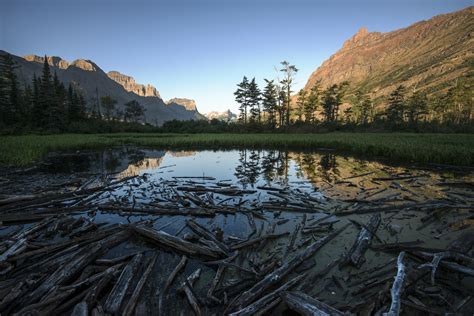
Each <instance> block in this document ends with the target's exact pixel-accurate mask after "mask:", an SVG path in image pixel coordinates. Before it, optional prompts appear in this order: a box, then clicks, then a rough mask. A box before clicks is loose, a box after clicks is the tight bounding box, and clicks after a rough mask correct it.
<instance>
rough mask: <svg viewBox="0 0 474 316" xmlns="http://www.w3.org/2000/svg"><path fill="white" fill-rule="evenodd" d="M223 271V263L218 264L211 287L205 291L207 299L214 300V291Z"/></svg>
mask: <svg viewBox="0 0 474 316" xmlns="http://www.w3.org/2000/svg"><path fill="white" fill-rule="evenodd" d="M224 271H225V266H224V265H219V267H218V268H217V272H216V275H215V276H214V279H213V280H212V283H211V287H210V288H209V290H208V291H207V298H208V299H214V300H215V296H214V291H215V289H216V288H217V286H218V285H219V282H220V281H221V278H222V275H223V274H224Z"/></svg>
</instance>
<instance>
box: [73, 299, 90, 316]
mask: <svg viewBox="0 0 474 316" xmlns="http://www.w3.org/2000/svg"><path fill="white" fill-rule="evenodd" d="M88 315H89V306H87V303H86V302H80V303H79V304H77V305H76V306H74V309H73V310H72V313H71V316H88Z"/></svg>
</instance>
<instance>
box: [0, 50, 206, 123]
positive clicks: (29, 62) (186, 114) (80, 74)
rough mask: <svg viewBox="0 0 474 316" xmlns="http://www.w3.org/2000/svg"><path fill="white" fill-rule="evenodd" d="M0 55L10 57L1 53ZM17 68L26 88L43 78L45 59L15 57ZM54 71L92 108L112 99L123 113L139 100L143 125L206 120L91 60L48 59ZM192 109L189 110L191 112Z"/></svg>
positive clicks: (190, 107)
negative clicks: (78, 91) (144, 123)
mask: <svg viewBox="0 0 474 316" xmlns="http://www.w3.org/2000/svg"><path fill="white" fill-rule="evenodd" d="M0 54H7V52H4V51H1V50H0ZM12 57H13V60H14V61H15V63H16V65H17V66H18V67H17V69H16V72H17V75H18V79H19V80H20V81H21V82H23V83H24V84H31V81H32V79H33V76H34V75H35V74H36V76H41V72H42V67H43V63H44V57H40V56H36V55H28V56H25V57H19V56H15V55H12ZM48 64H49V65H50V66H51V71H52V72H53V73H54V72H55V73H56V74H57V75H58V78H59V80H61V81H62V82H64V83H65V84H66V85H68V84H72V85H74V86H75V87H76V88H77V89H78V90H80V91H81V92H82V93H83V94H84V95H85V97H86V101H87V102H88V103H89V105H93V104H95V102H96V100H97V92H98V97H99V98H100V97H101V96H105V95H110V96H112V97H113V98H115V99H116V100H117V102H118V103H117V107H118V109H123V108H124V105H125V103H127V102H129V101H131V100H136V101H138V102H139V103H140V104H141V105H143V106H144V107H145V109H146V111H145V118H144V121H145V122H147V123H151V124H153V125H161V124H163V123H164V122H165V121H169V120H197V119H203V116H202V115H201V114H200V113H199V112H198V111H197V109H196V106H195V104H194V106H193V107H192V106H188V107H187V106H185V105H178V104H174V103H172V104H166V103H165V102H164V101H163V100H162V99H161V98H160V95H159V93H158V91H157V90H156V89H155V88H154V87H153V86H150V85H148V86H144V85H140V84H137V83H135V80H134V79H133V78H132V77H129V76H125V75H122V74H120V73H119V72H112V77H114V79H111V77H110V73H109V75H108V74H106V73H105V72H104V71H103V70H102V69H100V67H99V66H98V65H96V64H95V63H94V62H92V61H90V60H85V59H78V60H75V61H73V62H71V63H70V62H68V61H66V60H64V59H62V58H60V57H48ZM188 108H189V110H188Z"/></svg>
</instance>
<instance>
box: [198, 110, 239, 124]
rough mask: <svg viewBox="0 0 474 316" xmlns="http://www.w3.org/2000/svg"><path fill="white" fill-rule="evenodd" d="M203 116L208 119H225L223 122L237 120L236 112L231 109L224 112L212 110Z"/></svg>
mask: <svg viewBox="0 0 474 316" xmlns="http://www.w3.org/2000/svg"><path fill="white" fill-rule="evenodd" d="M204 116H205V117H207V119H208V120H213V119H216V120H219V121H225V122H231V121H236V120H237V114H235V113H232V111H231V110H227V111H224V112H218V111H212V112H208V113H206V114H204Z"/></svg>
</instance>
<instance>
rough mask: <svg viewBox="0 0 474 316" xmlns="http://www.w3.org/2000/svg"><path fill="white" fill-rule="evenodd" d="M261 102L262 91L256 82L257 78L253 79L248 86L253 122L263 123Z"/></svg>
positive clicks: (251, 119)
mask: <svg viewBox="0 0 474 316" xmlns="http://www.w3.org/2000/svg"><path fill="white" fill-rule="evenodd" d="M260 100H261V93H260V89H259V88H258V85H257V83H256V82H255V78H253V79H252V81H250V84H249V86H248V104H249V107H250V121H251V122H258V123H260V122H261V111H260Z"/></svg>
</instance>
